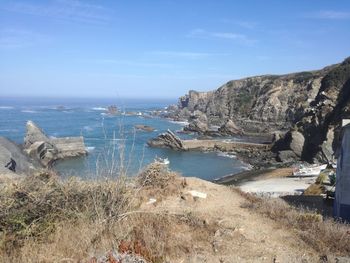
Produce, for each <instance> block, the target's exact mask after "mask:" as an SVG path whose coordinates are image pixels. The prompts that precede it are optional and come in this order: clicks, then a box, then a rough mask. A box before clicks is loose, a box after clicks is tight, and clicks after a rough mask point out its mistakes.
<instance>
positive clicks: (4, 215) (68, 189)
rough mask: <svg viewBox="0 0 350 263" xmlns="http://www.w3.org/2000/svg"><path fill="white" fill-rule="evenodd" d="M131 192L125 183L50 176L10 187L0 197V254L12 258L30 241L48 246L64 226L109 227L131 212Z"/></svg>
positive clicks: (40, 176) (41, 175)
mask: <svg viewBox="0 0 350 263" xmlns="http://www.w3.org/2000/svg"><path fill="white" fill-rule="evenodd" d="M128 191H129V190H127V188H126V187H125V183H123V182H122V181H121V180H118V181H108V180H106V181H81V180H78V179H71V180H68V181H64V182H63V181H61V180H59V179H58V178H57V177H56V176H54V175H52V174H50V173H41V174H39V175H35V176H28V177H26V178H25V179H23V180H21V181H18V182H16V183H11V184H7V185H5V186H4V187H2V188H1V193H0V252H1V254H2V255H7V256H11V255H12V254H14V253H15V252H16V251H18V249H19V248H21V247H22V246H23V245H24V244H26V243H28V241H29V240H33V242H35V243H41V242H47V240H48V237H49V236H50V235H51V234H52V233H55V232H57V231H59V229H60V224H61V223H62V222H64V224H65V226H71V225H74V224H75V222H77V221H79V220H84V221H86V222H89V223H91V224H100V222H103V225H108V222H111V221H113V220H117V219H118V217H119V216H120V215H121V214H123V213H124V212H125V211H127V210H128V209H130V193H129V192H128ZM67 222H68V223H67ZM72 247H74V246H72Z"/></svg>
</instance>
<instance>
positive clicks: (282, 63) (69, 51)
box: [0, 0, 350, 99]
mask: <svg viewBox="0 0 350 263" xmlns="http://www.w3.org/2000/svg"><path fill="white" fill-rule="evenodd" d="M0 23H1V26H0V56H1V60H0V70H1V71H0V87H1V95H0V96H2V97H46V98H47V97H52V98H58V97H60V98H87V99H89V98H101V99H103V98H110V97H115V98H136V99H137V98H143V99H145V98H148V99H154V98H158V99H173V98H174V99H176V98H178V97H179V96H182V95H184V94H186V93H187V92H188V90H198V91H208V90H214V89H216V88H218V87H219V86H221V85H223V84H225V83H226V82H227V81H230V80H234V79H240V78H244V77H249V76H255V75H265V74H286V73H292V72H299V71H307V70H317V69H321V68H323V67H325V66H328V65H330V64H335V63H339V62H341V61H342V60H343V59H345V58H346V57H348V56H349V55H350V47H349V45H348V42H349V40H350V31H349V30H348V29H349V28H350V2H348V1H345V0H342V1H336V2H330V1H326V0H322V1H317V2H311V1H301V0H299V1H293V2H277V1H273V0H269V1H258V0H255V1H253V0H252V1H246V2H244V3H236V2H233V1H228V0H224V1H220V2H218V1H209V0H207V1H197V0H195V1H171V0H165V1H152V2H149V1H147V2H144V1H127V2H122V1H111V0H110V1H103V2H101V1H93V0H89V1H88V0H86V1H79V0H49V1H39V0H28V1H24V0H4V1H1V3H0Z"/></svg>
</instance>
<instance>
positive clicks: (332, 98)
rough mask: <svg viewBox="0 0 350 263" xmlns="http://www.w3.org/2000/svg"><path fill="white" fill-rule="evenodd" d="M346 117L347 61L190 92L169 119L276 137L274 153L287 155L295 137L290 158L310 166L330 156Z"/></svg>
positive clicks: (349, 101)
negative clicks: (296, 145)
mask: <svg viewBox="0 0 350 263" xmlns="http://www.w3.org/2000/svg"><path fill="white" fill-rule="evenodd" d="M349 113H350V58H348V59H346V60H344V62H342V63H340V64H336V65H332V66H328V67H325V68H324V69H321V70H316V71H305V72H300V73H293V74H286V75H264V76H256V77H248V78H244V79H240V80H232V81H229V82H227V83H226V84H224V85H223V86H221V87H219V88H218V89H217V90H214V91H209V92H197V91H193V90H191V91H189V93H188V94H187V95H185V96H183V97H181V98H180V99H179V103H178V109H177V112H176V114H175V115H176V117H177V118H188V119H190V121H191V118H192V119H193V116H194V115H196V116H200V115H201V114H204V115H205V116H206V119H207V125H208V126H209V127H210V126H213V125H215V126H224V125H225V123H230V126H233V124H234V125H235V128H236V130H238V129H239V130H242V131H244V132H245V133H247V134H254V133H256V134H262V133H267V134H268V133H271V134H272V133H274V134H282V135H281V138H280V140H279V143H278V144H276V146H275V148H274V149H275V150H276V151H277V152H280V151H290V150H292V149H291V148H290V144H291V142H290V141H293V136H294V135H295V133H293V136H291V132H292V131H295V132H298V133H299V134H301V136H302V137H303V138H302V139H300V136H299V137H298V135H295V136H294V137H298V138H299V139H300V140H299V144H302V145H300V147H299V148H300V149H302V150H301V152H296V153H295V152H293V153H294V154H296V155H297V156H299V157H300V158H302V159H304V160H308V161H312V160H314V158H316V159H322V158H323V159H324V158H330V157H331V155H332V154H333V148H332V144H333V142H334V140H336V138H337V135H336V134H335V133H337V131H338V130H339V128H338V127H337V125H338V124H339V123H340V120H341V119H342V118H349V117H350V114H349ZM194 119H196V118H194ZM201 119H203V118H201ZM229 120H230V122H228V121H229ZM197 122H198V120H197ZM192 126H193V125H192ZM197 126H198V125H197ZM202 126H203V125H202ZM221 130H222V131H223V130H225V131H227V129H225V127H223V128H222V129H221ZM288 131H290V132H289V134H288V135H287V136H286V135H283V132H288ZM276 139H278V136H277V137H276ZM292 151H293V150H292ZM325 156H326V157H325Z"/></svg>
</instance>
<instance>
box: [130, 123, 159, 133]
mask: <svg viewBox="0 0 350 263" xmlns="http://www.w3.org/2000/svg"><path fill="white" fill-rule="evenodd" d="M134 127H135V129H136V130H140V131H146V132H152V131H154V130H155V129H154V128H153V127H151V126H148V125H142V124H137V125H135V126H134Z"/></svg>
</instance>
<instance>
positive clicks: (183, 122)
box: [169, 120, 189, 126]
mask: <svg viewBox="0 0 350 263" xmlns="http://www.w3.org/2000/svg"><path fill="white" fill-rule="evenodd" d="M169 122H171V123H175V124H180V125H182V126H186V125H188V124H189V122H188V121H173V120H170V121H169Z"/></svg>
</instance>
